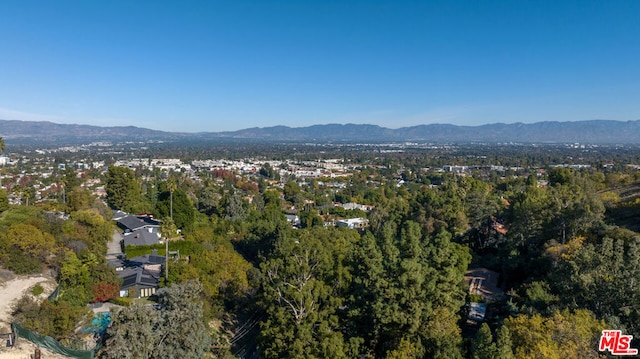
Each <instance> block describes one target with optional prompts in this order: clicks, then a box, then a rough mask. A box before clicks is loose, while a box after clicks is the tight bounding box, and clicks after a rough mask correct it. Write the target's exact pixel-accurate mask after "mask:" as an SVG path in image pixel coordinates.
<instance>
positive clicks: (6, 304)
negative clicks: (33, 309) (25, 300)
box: [0, 271, 66, 359]
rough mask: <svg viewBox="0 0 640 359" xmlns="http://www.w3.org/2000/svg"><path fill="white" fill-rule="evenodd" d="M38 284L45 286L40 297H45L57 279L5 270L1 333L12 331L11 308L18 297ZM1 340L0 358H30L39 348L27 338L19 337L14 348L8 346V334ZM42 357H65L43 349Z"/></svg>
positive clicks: (1, 278) (0, 278)
mask: <svg viewBox="0 0 640 359" xmlns="http://www.w3.org/2000/svg"><path fill="white" fill-rule="evenodd" d="M36 284H40V285H41V286H42V287H43V288H44V292H43V293H42V294H40V296H39V298H40V299H43V298H46V296H47V295H48V294H49V293H51V292H53V290H54V289H55V285H56V284H55V281H54V280H53V279H52V278H47V277H43V276H15V275H9V274H7V273H6V272H5V271H3V273H2V275H1V276H0V334H7V333H9V332H11V321H12V319H13V318H12V317H11V309H12V307H13V305H14V304H15V302H16V301H18V299H20V298H22V296H23V295H25V294H26V293H28V291H29V289H31V288H33V286H35V285H36ZM1 338H2V340H1V341H0V359H28V358H30V355H32V354H33V353H34V351H35V349H36V348H37V346H36V345H35V344H33V343H31V342H29V341H27V340H24V339H18V343H17V345H16V346H14V347H13V348H7V346H6V343H7V342H6V341H7V337H6V336H1ZM41 351H42V358H47V359H64V358H66V357H65V356H63V355H59V354H56V353H52V352H49V351H48V350H46V349H41Z"/></svg>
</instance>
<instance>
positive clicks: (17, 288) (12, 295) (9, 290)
mask: <svg viewBox="0 0 640 359" xmlns="http://www.w3.org/2000/svg"><path fill="white" fill-rule="evenodd" d="M48 280H49V278H45V277H19V278H15V279H12V280H10V281H7V282H5V283H4V284H2V285H0V322H4V323H7V322H11V306H12V305H13V303H14V302H15V301H16V300H18V299H20V298H21V297H22V295H23V294H25V292H26V291H27V289H29V288H31V287H33V286H34V285H36V284H38V283H43V282H47V281H48Z"/></svg>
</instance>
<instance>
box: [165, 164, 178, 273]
mask: <svg viewBox="0 0 640 359" xmlns="http://www.w3.org/2000/svg"><path fill="white" fill-rule="evenodd" d="M167 189H168V190H169V219H170V221H171V223H170V225H169V224H168V223H167V227H168V228H170V229H171V230H173V233H171V236H173V235H175V234H176V232H175V227H176V226H175V224H174V223H173V191H175V190H176V181H175V179H174V178H173V177H172V176H170V177H169V178H168V179H167ZM165 223H166V221H165ZM165 233H166V231H165ZM164 241H165V254H164V258H165V263H164V265H165V270H164V280H165V283H166V282H167V281H168V280H169V235H168V234H167V235H166V238H165V240H164Z"/></svg>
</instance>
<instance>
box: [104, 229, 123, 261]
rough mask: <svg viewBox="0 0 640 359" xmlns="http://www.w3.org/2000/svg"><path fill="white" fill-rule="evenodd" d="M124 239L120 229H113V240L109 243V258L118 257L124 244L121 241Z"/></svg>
mask: <svg viewBox="0 0 640 359" xmlns="http://www.w3.org/2000/svg"><path fill="white" fill-rule="evenodd" d="M121 241H122V233H120V231H118V230H114V231H113V235H112V236H111V241H109V243H107V259H116V258H117V257H118V256H119V255H121V254H123V253H122V246H121V245H120V242H121Z"/></svg>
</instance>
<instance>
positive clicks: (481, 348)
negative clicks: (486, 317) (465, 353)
mask: <svg viewBox="0 0 640 359" xmlns="http://www.w3.org/2000/svg"><path fill="white" fill-rule="evenodd" d="M471 355H472V357H473V359H502V358H500V357H499V356H498V351H497V348H496V344H495V343H494V342H493V336H492V335H491V328H489V325H488V324H487V323H482V325H481V326H480V329H479V330H478V332H477V333H476V337H475V339H474V341H473V344H472V346H471Z"/></svg>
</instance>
